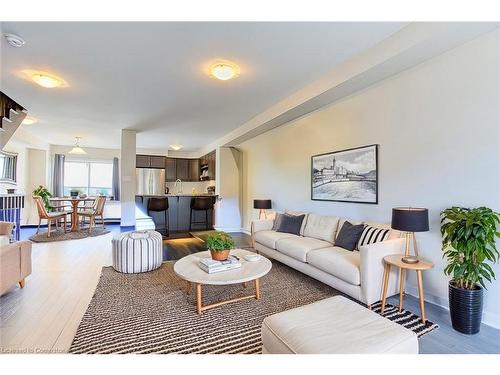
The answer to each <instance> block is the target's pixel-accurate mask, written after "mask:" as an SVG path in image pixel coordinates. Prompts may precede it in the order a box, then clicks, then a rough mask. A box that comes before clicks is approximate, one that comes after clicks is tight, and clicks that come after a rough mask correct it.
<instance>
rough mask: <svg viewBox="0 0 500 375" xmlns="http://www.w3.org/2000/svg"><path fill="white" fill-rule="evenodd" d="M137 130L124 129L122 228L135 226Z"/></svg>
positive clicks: (121, 166)
mask: <svg viewBox="0 0 500 375" xmlns="http://www.w3.org/2000/svg"><path fill="white" fill-rule="evenodd" d="M135 149H136V132H135V130H125V129H122V138H121V149H120V210H121V216H120V217H121V222H120V225H121V226H122V227H127V226H135V189H136V181H135V179H136V177H135Z"/></svg>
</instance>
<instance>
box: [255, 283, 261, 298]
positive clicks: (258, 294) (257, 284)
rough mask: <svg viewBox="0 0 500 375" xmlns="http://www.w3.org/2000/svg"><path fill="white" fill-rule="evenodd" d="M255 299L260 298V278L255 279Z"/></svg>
mask: <svg viewBox="0 0 500 375" xmlns="http://www.w3.org/2000/svg"><path fill="white" fill-rule="evenodd" d="M255 299H260V280H259V279H255Z"/></svg>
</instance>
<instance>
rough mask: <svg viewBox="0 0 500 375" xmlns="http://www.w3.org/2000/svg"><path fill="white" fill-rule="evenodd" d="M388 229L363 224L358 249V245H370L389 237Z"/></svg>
mask: <svg viewBox="0 0 500 375" xmlns="http://www.w3.org/2000/svg"><path fill="white" fill-rule="evenodd" d="M389 232H390V229H384V228H377V227H372V226H371V225H367V226H365V229H364V230H363V233H362V234H361V237H360V239H359V241H358V249H359V248H360V246H365V245H370V244H372V243H375V242H380V241H384V240H386V239H387V237H389Z"/></svg>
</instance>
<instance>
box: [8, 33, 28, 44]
mask: <svg viewBox="0 0 500 375" xmlns="http://www.w3.org/2000/svg"><path fill="white" fill-rule="evenodd" d="M3 36H4V37H5V39H6V40H7V43H9V45H11V46H12V47H16V48H19V47H22V46H24V45H25V44H26V42H25V41H24V39H23V38H21V37H20V36H19V35H16V34H9V33H4V34H3Z"/></svg>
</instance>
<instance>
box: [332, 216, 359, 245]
mask: <svg viewBox="0 0 500 375" xmlns="http://www.w3.org/2000/svg"><path fill="white" fill-rule="evenodd" d="M363 229H365V225H364V224H358V225H352V224H351V223H350V222H348V221H346V222H344V225H342V228H341V229H340V232H339V234H338V235H337V239H336V240H335V246H338V247H341V248H343V249H346V250H349V251H353V250H354V249H355V248H356V244H357V243H358V241H359V239H360V237H361V234H363Z"/></svg>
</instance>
